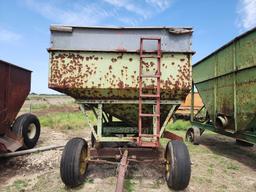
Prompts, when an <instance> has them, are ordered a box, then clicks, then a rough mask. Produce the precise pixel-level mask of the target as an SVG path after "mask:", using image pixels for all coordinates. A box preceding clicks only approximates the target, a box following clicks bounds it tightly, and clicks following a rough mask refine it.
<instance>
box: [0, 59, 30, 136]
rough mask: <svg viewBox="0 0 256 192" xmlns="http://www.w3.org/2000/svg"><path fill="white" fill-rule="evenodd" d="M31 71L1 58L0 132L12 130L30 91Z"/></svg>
mask: <svg viewBox="0 0 256 192" xmlns="http://www.w3.org/2000/svg"><path fill="white" fill-rule="evenodd" d="M30 81H31V71H29V70H27V69H23V68H21V67H18V66H15V65H12V64H10V63H8V62H5V61H2V60H0V82H1V86H0V134H5V133H7V132H8V131H9V130H10V127H11V124H12V123H13V121H14V120H15V118H16V116H17V114H18V112H19V110H20V108H21V107H22V105H23V103H24V101H25V99H26V97H27V96H28V94H29V92H30Z"/></svg>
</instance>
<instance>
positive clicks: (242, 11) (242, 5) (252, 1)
mask: <svg viewBox="0 0 256 192" xmlns="http://www.w3.org/2000/svg"><path fill="white" fill-rule="evenodd" d="M238 13H239V21H238V26H239V27H241V28H243V29H246V30H248V29H250V28H252V27H255V26H256V0H240V2H239V4H238Z"/></svg>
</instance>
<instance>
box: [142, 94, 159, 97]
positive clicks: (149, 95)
mask: <svg viewBox="0 0 256 192" xmlns="http://www.w3.org/2000/svg"><path fill="white" fill-rule="evenodd" d="M140 97H160V95H154V94H141V95H140Z"/></svg>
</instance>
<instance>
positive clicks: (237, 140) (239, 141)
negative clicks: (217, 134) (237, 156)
mask: <svg viewBox="0 0 256 192" xmlns="http://www.w3.org/2000/svg"><path fill="white" fill-rule="evenodd" d="M236 144H237V145H240V146H244V147H253V144H252V143H248V142H246V141H242V140H240V139H236Z"/></svg>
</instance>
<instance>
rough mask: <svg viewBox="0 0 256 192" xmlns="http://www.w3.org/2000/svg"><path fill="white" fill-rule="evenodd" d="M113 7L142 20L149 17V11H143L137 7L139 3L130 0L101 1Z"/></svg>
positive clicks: (143, 8) (142, 8)
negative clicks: (141, 17) (135, 15)
mask: <svg viewBox="0 0 256 192" xmlns="http://www.w3.org/2000/svg"><path fill="white" fill-rule="evenodd" d="M103 1H105V2H107V3H109V4H111V5H112V6H114V7H117V8H123V9H125V10H127V11H129V12H131V13H135V14H137V15H140V16H143V18H144V19H146V18H148V17H149V16H150V14H151V13H150V12H149V10H147V9H145V7H141V6H139V3H138V2H137V3H136V2H135V1H130V0H103Z"/></svg>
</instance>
